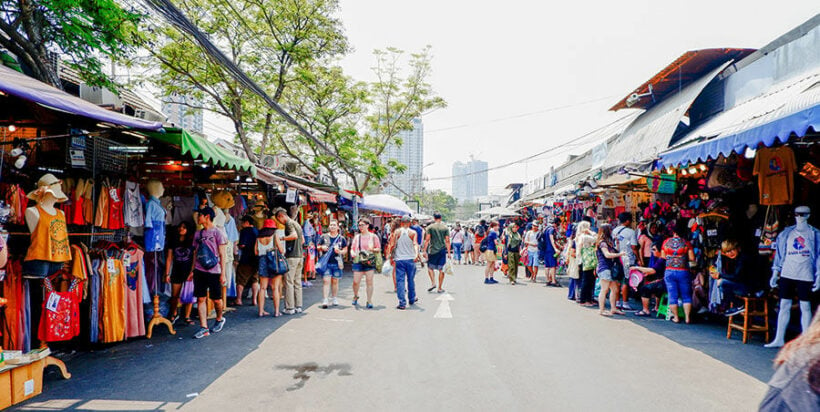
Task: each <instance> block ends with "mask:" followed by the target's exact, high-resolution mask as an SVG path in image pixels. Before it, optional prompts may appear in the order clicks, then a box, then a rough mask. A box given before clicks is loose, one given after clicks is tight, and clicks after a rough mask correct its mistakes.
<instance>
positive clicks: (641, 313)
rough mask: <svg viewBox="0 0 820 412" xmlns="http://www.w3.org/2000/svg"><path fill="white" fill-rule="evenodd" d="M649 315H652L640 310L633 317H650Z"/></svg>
mask: <svg viewBox="0 0 820 412" xmlns="http://www.w3.org/2000/svg"><path fill="white" fill-rule="evenodd" d="M650 315H652V314H651V313H649V312H647V311H645V310H641V311H640V312H637V313H635V316H650Z"/></svg>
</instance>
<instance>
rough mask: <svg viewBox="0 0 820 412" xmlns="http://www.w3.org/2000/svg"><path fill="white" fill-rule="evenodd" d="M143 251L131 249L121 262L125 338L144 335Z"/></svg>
mask: <svg viewBox="0 0 820 412" xmlns="http://www.w3.org/2000/svg"><path fill="white" fill-rule="evenodd" d="M142 257H143V251H142V250H140V249H138V248H131V249H127V250H126V251H125V254H124V255H123V258H122V261H123V264H124V265H125V273H126V285H127V286H128V287H127V288H126V290H125V337H126V338H133V337H136V336H144V335H145V315H144V313H143V310H142V301H143V296H142V286H143V285H142V281H143V279H144V278H145V273H144V272H145V263H144V261H143V258H142Z"/></svg>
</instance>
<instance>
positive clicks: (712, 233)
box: [706, 229, 717, 236]
mask: <svg viewBox="0 0 820 412" xmlns="http://www.w3.org/2000/svg"><path fill="white" fill-rule="evenodd" d="M706 236H717V229H709V230H707V231H706Z"/></svg>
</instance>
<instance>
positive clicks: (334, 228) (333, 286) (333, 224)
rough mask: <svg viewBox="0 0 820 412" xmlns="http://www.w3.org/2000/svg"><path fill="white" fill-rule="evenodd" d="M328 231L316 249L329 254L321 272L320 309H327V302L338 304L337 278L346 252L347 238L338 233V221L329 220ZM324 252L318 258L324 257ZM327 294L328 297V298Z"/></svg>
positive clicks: (340, 272)
mask: <svg viewBox="0 0 820 412" xmlns="http://www.w3.org/2000/svg"><path fill="white" fill-rule="evenodd" d="M328 231H329V233H326V234H324V235H322V237H321V239H320V240H319V244H318V246H317V249H318V250H319V252H324V254H328V253H329V254H330V256H328V257H327V258H326V259H327V269H326V271H325V273H323V274H322V297H323V299H322V309H327V307H328V305H329V304H332V305H333V306H337V305H338V304H339V300H338V298H337V297H338V295H339V279H341V278H342V265H343V264H344V263H343V262H344V261H343V260H342V256H344V255H345V253H347V239H345V237H344V236H343V235H342V234H341V233H339V222H337V221H335V220H331V221H330V224H329V225H328ZM324 254H323V255H322V257H321V258H320V259H319V260H320V261H321V260H322V259H325V256H324ZM328 295H330V299H331V300H328Z"/></svg>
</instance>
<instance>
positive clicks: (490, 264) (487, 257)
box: [481, 221, 498, 285]
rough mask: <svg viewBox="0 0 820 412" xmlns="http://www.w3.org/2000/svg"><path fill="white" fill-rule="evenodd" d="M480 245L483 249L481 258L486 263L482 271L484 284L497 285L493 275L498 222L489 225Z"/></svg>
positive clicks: (496, 249)
mask: <svg viewBox="0 0 820 412" xmlns="http://www.w3.org/2000/svg"><path fill="white" fill-rule="evenodd" d="M481 245H482V246H481V247H482V248H485V250H484V252H483V256H484V261H485V262H487V267H486V269H484V284H485V285H492V284H494V283H498V281H497V280H495V279H494V278H493V275H495V261H496V255H497V253H498V222H495V221H493V222H492V223H490V230H489V231H488V232H487V236H486V237H485V238H484V240H482V241H481Z"/></svg>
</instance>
